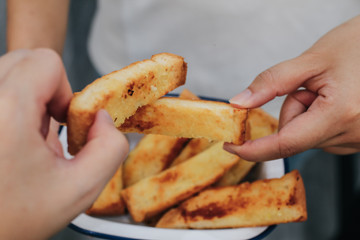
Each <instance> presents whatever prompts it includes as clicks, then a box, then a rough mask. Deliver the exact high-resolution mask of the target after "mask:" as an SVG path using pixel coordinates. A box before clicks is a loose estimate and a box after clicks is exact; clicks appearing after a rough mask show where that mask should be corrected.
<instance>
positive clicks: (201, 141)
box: [171, 89, 215, 167]
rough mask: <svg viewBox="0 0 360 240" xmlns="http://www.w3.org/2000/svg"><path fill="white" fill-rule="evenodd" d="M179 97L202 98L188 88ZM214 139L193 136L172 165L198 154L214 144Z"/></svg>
mask: <svg viewBox="0 0 360 240" xmlns="http://www.w3.org/2000/svg"><path fill="white" fill-rule="evenodd" d="M179 98H181V99H190V100H200V98H199V97H198V96H196V95H195V94H194V93H192V92H191V91H190V90H188V89H184V90H183V91H182V92H181V93H180V95H179ZM214 143H215V142H214V141H210V140H208V139H206V138H193V139H191V140H190V141H189V143H188V144H187V145H186V146H185V148H184V149H183V150H182V151H181V152H180V154H179V156H177V157H176V158H175V160H174V161H173V162H172V164H171V167H172V166H175V165H178V164H180V163H182V162H184V161H186V160H188V159H189V158H191V157H193V156H195V155H196V154H198V153H200V152H202V151H204V150H205V149H207V148H208V147H210V146H211V145H212V144H214Z"/></svg>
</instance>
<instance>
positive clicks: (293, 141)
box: [224, 16, 360, 161]
mask: <svg viewBox="0 0 360 240" xmlns="http://www.w3.org/2000/svg"><path fill="white" fill-rule="evenodd" d="M359 41H360V16H358V17H355V18H353V19H351V20H349V21H348V22H346V23H344V24H342V25H340V26H339V27H337V28H335V29H333V30H332V31H330V32H329V33H327V34H326V35H325V36H323V37H322V38H321V39H320V40H319V41H318V42H316V43H315V44H314V45H313V46H312V47H311V48H310V49H309V50H307V51H306V52H304V53H303V54H302V55H300V56H299V57H297V58H294V59H291V60H288V61H285V62H283V63H280V64H278V65H275V66H274V67H271V68H269V69H268V70H266V71H264V72H263V73H261V74H260V75H259V76H258V77H257V78H256V79H255V80H254V81H253V82H252V84H251V85H250V86H249V87H248V88H247V89H246V90H244V91H243V92H242V93H240V94H239V95H237V96H235V97H234V98H233V99H231V100H230V102H231V103H232V104H233V105H235V106H238V107H245V108H254V107H259V106H261V105H263V104H264V103H266V102H268V101H270V100H271V99H273V98H275V97H276V96H283V95H288V97H287V98H286V100H285V102H284V104H283V106H282V109H281V113H280V125H279V132H278V133H277V134H274V135H271V136H268V137H265V138H261V139H258V140H255V141H248V142H246V143H245V144H244V145H242V146H235V145H231V144H225V146H224V148H225V149H226V150H228V151H230V152H233V153H236V154H238V155H239V156H241V157H242V158H244V159H247V160H253V161H263V160H270V159H276V158H281V157H288V156H291V155H294V154H296V153H299V152H302V151H305V150H307V149H310V148H322V149H324V150H326V151H329V152H332V153H337V154H349V153H354V152H359V151H360V94H359V92H360V67H359V66H360V44H359Z"/></svg>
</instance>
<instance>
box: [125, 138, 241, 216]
mask: <svg viewBox="0 0 360 240" xmlns="http://www.w3.org/2000/svg"><path fill="white" fill-rule="evenodd" d="M222 145H223V143H221V142H219V143H218V144H216V145H214V146H212V147H210V148H209V149H207V150H205V151H204V152H202V153H200V154H198V155H196V156H195V157H193V158H191V159H189V160H188V161H186V162H184V163H182V164H179V165H177V166H175V167H172V168H169V169H167V170H165V171H163V172H161V173H159V174H157V175H155V176H152V177H149V178H145V179H143V180H141V181H139V182H137V183H136V184H134V185H132V186H130V187H128V188H126V189H124V190H123V191H122V192H121V194H122V196H123V199H124V200H125V203H126V206H127V208H128V210H129V212H130V214H131V216H132V218H133V219H134V221H135V222H141V221H144V220H146V219H149V218H150V217H152V216H155V215H157V214H158V213H160V212H162V211H164V210H165V209H167V208H169V207H171V206H173V205H174V204H177V203H179V202H180V201H182V200H184V199H186V198H188V197H190V196H191V195H193V194H194V193H196V192H199V191H200V190H202V189H204V188H205V187H207V186H209V185H211V184H213V183H214V182H215V181H216V180H217V179H219V178H220V177H221V176H222V175H223V174H224V173H225V172H226V170H228V169H229V168H230V167H231V166H233V165H234V164H236V163H237V161H238V157H237V156H236V155H233V154H231V153H228V152H226V151H225V150H223V148H222Z"/></svg>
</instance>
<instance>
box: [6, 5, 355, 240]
mask: <svg viewBox="0 0 360 240" xmlns="http://www.w3.org/2000/svg"><path fill="white" fill-rule="evenodd" d="M95 8H96V1H95V0H76V1H72V2H71V6H70V15H69V23H68V33H67V38H66V43H65V50H64V54H63V60H64V64H65V67H66V70H67V74H68V78H69V80H70V82H71V85H72V88H73V90H74V91H79V90H81V89H82V88H83V87H84V86H85V85H86V84H87V83H89V82H91V81H92V80H94V79H96V78H97V77H98V74H97V73H96V71H95V70H94V68H93V66H92V65H91V62H90V60H89V57H88V54H87V50H86V47H87V44H86V42H87V37H88V34H89V26H90V24H91V22H92V17H93V14H94V12H95ZM5 52H6V1H5V0H0V54H1V55H2V54H4V53H5ZM359 77H360V76H359ZM311 154H312V156H311V158H310V159H308V158H307V157H304V159H306V160H304V161H293V162H291V161H290V168H291V169H298V170H299V171H300V172H301V174H302V176H303V179H304V183H305V188H306V195H307V206H308V220H307V221H306V222H303V223H290V224H283V225H279V226H277V227H276V228H275V229H274V231H273V232H272V233H271V234H270V235H269V236H267V237H266V238H265V239H278V240H279V239H350V238H351V239H356V238H358V237H359V233H360V230H359V229H360V218H359V217H358V216H360V204H359V203H360V202H359V200H360V199H359V189H360V179H359V176H360V174H359V170H360V164H359V155H348V156H336V155H331V154H326V153H323V152H322V151H320V150H312V151H311ZM298 158H300V159H301V158H302V155H300V156H298ZM34 217H36V216H34ZM54 217H56V216H54ZM51 239H53V240H60V239H93V238H92V237H89V236H84V235H82V234H79V233H77V232H75V231H73V230H71V229H69V228H66V229H63V230H62V231H61V232H60V233H58V234H56V235H55V236H53V237H52V238H51Z"/></svg>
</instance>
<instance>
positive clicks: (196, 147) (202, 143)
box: [170, 138, 216, 167]
mask: <svg viewBox="0 0 360 240" xmlns="http://www.w3.org/2000/svg"><path fill="white" fill-rule="evenodd" d="M215 143H216V142H214V141H210V140H208V139H206V138H193V139H191V140H190V141H189V143H188V144H186V146H185V147H184V149H183V150H182V151H181V152H180V154H179V155H178V156H177V157H176V158H175V159H174V160H173V161H172V163H171V165H170V167H173V166H176V165H178V164H180V163H182V162H185V161H186V160H188V159H190V158H192V157H193V156H195V155H196V154H199V153H200V152H202V151H204V150H205V149H207V148H209V147H211V146H212V145H213V144H215Z"/></svg>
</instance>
